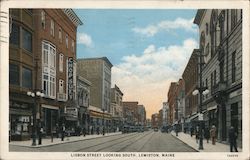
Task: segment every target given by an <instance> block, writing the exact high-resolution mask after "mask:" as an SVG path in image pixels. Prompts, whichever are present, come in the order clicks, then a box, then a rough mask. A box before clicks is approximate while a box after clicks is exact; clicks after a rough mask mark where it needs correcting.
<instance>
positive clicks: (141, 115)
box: [138, 105, 146, 126]
mask: <svg viewBox="0 0 250 160" xmlns="http://www.w3.org/2000/svg"><path fill="white" fill-rule="evenodd" d="M138 124H139V125H140V126H146V109H145V107H144V105H138Z"/></svg>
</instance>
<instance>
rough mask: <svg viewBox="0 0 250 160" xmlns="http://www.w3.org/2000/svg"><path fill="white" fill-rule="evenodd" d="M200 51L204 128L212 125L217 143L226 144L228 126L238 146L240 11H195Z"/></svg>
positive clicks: (239, 141) (240, 106) (240, 56)
mask: <svg viewBox="0 0 250 160" xmlns="http://www.w3.org/2000/svg"><path fill="white" fill-rule="evenodd" d="M194 23H195V24H197V25H198V26H199V36H200V52H201V53H202V54H203V55H204V59H203V61H204V65H203V68H202V85H203V86H206V87H207V88H208V89H209V90H210V94H208V95H206V96H203V99H202V109H203V110H204V120H205V122H206V123H205V125H206V126H208V127H210V126H211V125H216V127H217V128H218V133H217V136H218V139H219V141H226V142H228V130H229V128H230V126H233V127H234V128H236V130H237V133H238V143H239V146H242V10H240V9H212V10H211V9H209V10H202V9H201V10H198V11H197V14H196V17H195V20H194Z"/></svg>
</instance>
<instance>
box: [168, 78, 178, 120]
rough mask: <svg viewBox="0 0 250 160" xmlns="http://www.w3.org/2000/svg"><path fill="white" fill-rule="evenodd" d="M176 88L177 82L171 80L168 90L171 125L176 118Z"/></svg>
mask: <svg viewBox="0 0 250 160" xmlns="http://www.w3.org/2000/svg"><path fill="white" fill-rule="evenodd" d="M176 88H177V82H171V84H170V87H169V90H168V104H169V117H168V122H169V124H170V125H172V124H173V123H174V120H175V108H176V106H175V103H176V92H175V91H176Z"/></svg>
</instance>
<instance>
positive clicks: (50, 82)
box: [42, 41, 56, 99]
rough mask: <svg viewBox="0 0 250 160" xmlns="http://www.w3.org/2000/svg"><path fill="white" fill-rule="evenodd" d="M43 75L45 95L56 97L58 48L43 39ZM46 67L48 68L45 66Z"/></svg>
mask: <svg viewBox="0 0 250 160" xmlns="http://www.w3.org/2000/svg"><path fill="white" fill-rule="evenodd" d="M42 50H43V51H42V52H43V56H42V58H43V61H42V62H43V75H42V81H43V82H42V85H43V90H44V94H45V96H47V97H49V98H53V99H55V98H56V81H55V77H56V48H55V47H54V45H53V44H51V43H49V42H47V41H43V42H42ZM45 67H46V68H45Z"/></svg>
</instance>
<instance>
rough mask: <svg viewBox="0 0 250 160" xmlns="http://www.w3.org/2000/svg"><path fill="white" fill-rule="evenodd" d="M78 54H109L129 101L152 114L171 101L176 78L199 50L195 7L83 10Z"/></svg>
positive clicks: (115, 80)
mask: <svg viewBox="0 0 250 160" xmlns="http://www.w3.org/2000/svg"><path fill="white" fill-rule="evenodd" d="M75 12H76V13H77V15H78V16H79V17H80V19H81V20H82V21H83V23H84V25H82V26H80V27H79V28H78V33H77V37H78V42H77V57H78V58H89V57H103V56H106V57H107V58H108V59H109V60H110V61H111V63H112V64H113V65H114V66H113V68H112V87H113V86H114V84H116V85H117V86H119V88H120V89H121V90H122V92H123V93H124V97H123V99H124V101H138V102H139V103H140V104H143V105H144V106H145V107H146V111H147V117H148V118H149V117H151V114H153V113H156V112H158V111H159V109H160V108H162V103H163V102H164V101H167V92H168V88H169V85H170V82H171V81H177V80H178V79H179V78H180V77H181V75H182V73H183V70H184V68H185V66H186V64H187V61H188V59H189V57H190V55H191V53H192V50H193V49H194V48H197V46H198V28H197V26H196V25H194V24H193V19H194V16H195V14H196V10H173V9H171V10H170V9H169V10H164V9H159V10H152V9H151V10H144V9H138V10H135V9H133V10H132V9H129V10H128V9H126V10H125V9H124V10H122V9H81V10H80V9H79V10H75Z"/></svg>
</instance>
